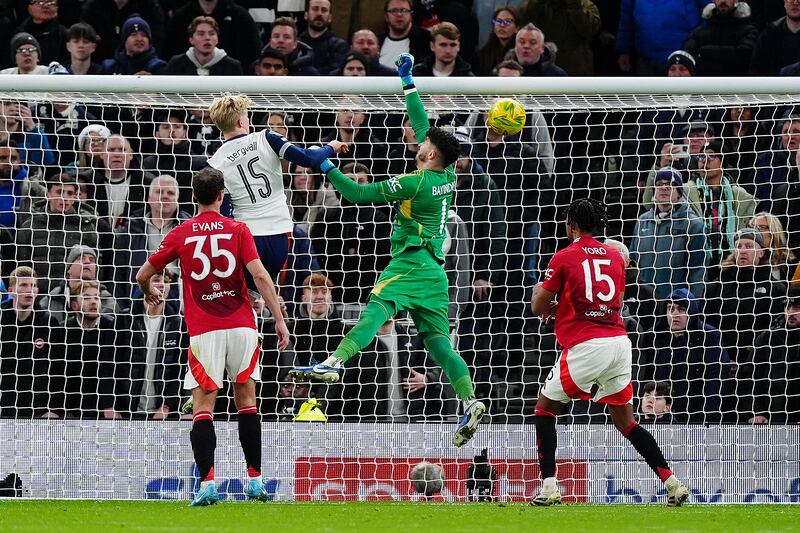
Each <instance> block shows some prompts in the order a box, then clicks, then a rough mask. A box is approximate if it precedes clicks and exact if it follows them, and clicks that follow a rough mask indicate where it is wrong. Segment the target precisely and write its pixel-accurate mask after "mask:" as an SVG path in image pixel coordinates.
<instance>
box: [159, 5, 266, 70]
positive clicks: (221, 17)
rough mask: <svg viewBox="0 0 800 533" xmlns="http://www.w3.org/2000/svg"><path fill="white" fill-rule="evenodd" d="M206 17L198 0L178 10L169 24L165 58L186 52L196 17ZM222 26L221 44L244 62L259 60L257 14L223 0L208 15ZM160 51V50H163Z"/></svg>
mask: <svg viewBox="0 0 800 533" xmlns="http://www.w3.org/2000/svg"><path fill="white" fill-rule="evenodd" d="M199 16H206V13H205V12H204V11H203V10H202V9H201V8H200V5H199V1H198V0H191V1H190V2H187V3H186V4H185V5H184V6H182V7H179V8H178V9H176V10H175V13H174V14H173V16H172V20H171V21H170V23H169V25H168V31H167V42H166V46H165V47H164V50H163V53H162V54H161V55H162V57H173V56H176V55H178V54H182V53H184V52H185V51H186V48H187V46H188V45H189V35H188V33H187V29H188V28H189V25H190V24H191V23H192V20H194V18H195V17H199ZM208 16H210V17H211V18H213V19H214V20H216V21H217V24H218V25H219V44H218V45H217V46H219V47H220V48H222V49H223V50H225V51H226V52H227V53H228V55H229V56H231V57H233V58H236V60H237V61H239V62H240V63H241V64H242V65H249V64H250V63H252V62H253V61H255V60H256V59H258V53H259V51H260V50H261V46H262V45H261V39H259V37H258V27H257V26H256V23H255V21H253V17H251V16H250V13H248V12H247V10H246V9H245V8H243V7H242V6H240V5H239V4H237V3H236V2H232V1H230V0H219V2H218V3H217V7H216V9H214V11H213V12H212V13H211V14H210V15H208ZM159 50H160V49H159Z"/></svg>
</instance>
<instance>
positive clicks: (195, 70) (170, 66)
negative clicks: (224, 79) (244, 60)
mask: <svg viewBox="0 0 800 533" xmlns="http://www.w3.org/2000/svg"><path fill="white" fill-rule="evenodd" d="M216 50H217V52H220V54H218V55H217V56H216V57H214V58H213V59H212V60H211V61H210V62H209V63H207V64H206V65H203V66H202V70H203V71H204V72H206V74H203V75H204V76H241V75H242V74H244V73H243V72H242V64H241V63H240V62H239V61H238V60H236V59H234V58H232V57H231V56H229V55H227V53H225V52H223V51H222V50H220V49H219V48H217V49H216ZM200 68H201V67H199V66H198V65H196V64H195V63H194V62H193V61H192V60H191V59H190V58H189V55H188V52H184V53H182V54H178V55H176V56H172V59H170V60H169V63H167V69H166V70H165V71H164V74H167V75H171V76H200V75H201V74H200V72H199V69H200Z"/></svg>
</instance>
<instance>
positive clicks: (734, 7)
mask: <svg viewBox="0 0 800 533" xmlns="http://www.w3.org/2000/svg"><path fill="white" fill-rule="evenodd" d="M750 13H751V11H750V6H749V5H748V4H747V3H746V2H739V1H738V0H714V1H713V2H712V3H710V4H708V5H707V6H706V7H705V8H704V9H703V15H702V16H703V19H704V20H706V21H707V23H706V25H705V26H700V27H699V28H697V29H695V30H694V31H693V32H692V34H691V35H690V36H689V38H688V39H687V40H686V43H685V44H684V46H683V47H684V49H685V50H686V51H687V52H689V53H690V54H692V55H693V56H694V57H695V58H696V59H697V75H698V76H746V75H747V71H748V66H749V64H750V56H751V55H752V53H753V48H754V47H755V45H756V39H757V38H758V28H756V26H755V24H753V23H752V21H751V19H750Z"/></svg>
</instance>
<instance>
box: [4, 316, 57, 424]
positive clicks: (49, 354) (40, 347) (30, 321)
mask: <svg viewBox="0 0 800 533" xmlns="http://www.w3.org/2000/svg"><path fill="white" fill-rule="evenodd" d="M63 335H64V331H63V329H62V328H60V327H59V326H58V324H57V323H56V322H55V320H53V319H52V318H51V317H50V314H49V313H48V312H47V311H40V310H35V311H33V312H32V313H31V315H30V316H29V317H28V318H27V319H25V320H24V321H22V322H20V321H19V320H18V319H17V312H16V310H15V309H13V308H10V307H7V308H3V309H2V310H0V417H3V418H31V417H38V416H41V415H42V414H44V413H45V412H46V411H47V409H48V405H49V403H50V397H49V396H50V395H49V392H50V388H49V383H50V379H49V377H48V374H52V373H54V372H55V371H56V370H57V369H58V362H57V361H58V360H61V359H63V358H64V336H63Z"/></svg>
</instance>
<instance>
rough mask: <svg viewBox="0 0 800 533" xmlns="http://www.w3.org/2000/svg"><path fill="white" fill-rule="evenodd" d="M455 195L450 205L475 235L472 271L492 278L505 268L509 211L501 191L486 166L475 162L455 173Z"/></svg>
mask: <svg viewBox="0 0 800 533" xmlns="http://www.w3.org/2000/svg"><path fill="white" fill-rule="evenodd" d="M456 178H457V179H456V194H455V197H454V199H453V203H452V205H451V209H455V211H456V214H457V215H458V216H459V217H460V218H461V220H463V221H464V224H466V226H467V228H468V229H469V234H470V236H471V237H472V270H473V272H474V273H475V279H483V280H487V281H489V280H491V279H492V278H493V277H494V276H493V275H494V274H495V273H496V272H498V271H500V270H502V268H503V254H504V253H505V239H506V235H507V231H506V222H505V221H506V216H505V215H506V214H505V206H504V205H503V204H502V203H501V201H500V192H499V191H498V190H497V185H495V183H494V181H493V180H492V178H490V177H489V176H488V175H487V174H486V173H485V172H484V171H483V169H481V168H479V167H478V166H477V165H475V164H472V165H471V168H470V169H469V170H467V171H466V172H464V173H461V172H456Z"/></svg>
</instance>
